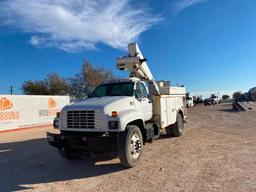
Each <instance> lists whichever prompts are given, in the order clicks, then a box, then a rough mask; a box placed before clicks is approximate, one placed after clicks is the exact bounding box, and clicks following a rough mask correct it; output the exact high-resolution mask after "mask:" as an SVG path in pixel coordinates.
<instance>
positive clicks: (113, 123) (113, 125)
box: [108, 121, 118, 129]
mask: <svg viewBox="0 0 256 192" xmlns="http://www.w3.org/2000/svg"><path fill="white" fill-rule="evenodd" d="M108 129H118V121H109V122H108Z"/></svg>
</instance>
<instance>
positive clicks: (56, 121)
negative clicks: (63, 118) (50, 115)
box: [53, 119, 59, 129]
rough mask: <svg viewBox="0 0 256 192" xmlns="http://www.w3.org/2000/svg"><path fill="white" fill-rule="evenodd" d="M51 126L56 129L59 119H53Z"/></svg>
mask: <svg viewBox="0 0 256 192" xmlns="http://www.w3.org/2000/svg"><path fill="white" fill-rule="evenodd" d="M53 127H54V128H56V129H59V119H54V120H53Z"/></svg>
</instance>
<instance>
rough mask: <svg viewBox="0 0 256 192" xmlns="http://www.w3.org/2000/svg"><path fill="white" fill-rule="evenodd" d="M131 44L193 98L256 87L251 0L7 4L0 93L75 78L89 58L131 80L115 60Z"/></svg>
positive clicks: (0, 12)
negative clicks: (52, 78)
mask: <svg viewBox="0 0 256 192" xmlns="http://www.w3.org/2000/svg"><path fill="white" fill-rule="evenodd" d="M25 2H26V3H25ZM133 41H137V42H138V43H139V44H140V47H141V50H142V52H143V54H144V56H145V57H147V58H148V64H149V65H150V69H151V71H152V73H153V75H154V77H155V79H159V80H170V81H171V83H172V84H173V85H176V83H180V84H184V85H185V86H186V87H187V89H188V90H189V91H192V92H193V91H194V92H198V91H207V90H242V91H247V90H248V89H249V88H251V87H254V86H256V75H255V71H256V1H254V0H162V1H161V3H159V1H154V0H151V1H146V0H145V1H135V0H113V1H110V0H104V1H92V0H74V1H72V4H71V1H68V0H52V1H50V0H33V1H32V0H26V1H24V0H13V1H8V0H2V1H0V66H1V70H0V94H1V93H4V94H5V93H8V89H9V86H10V85H13V86H14V93H16V94H19V93H21V89H20V87H21V84H22V83H23V82H24V81H26V80H36V79H37V80H39V79H43V78H44V77H45V76H46V75H47V74H48V73H51V72H57V73H58V74H59V75H61V76H62V77H72V76H73V75H74V74H75V73H77V72H79V70H80V67H81V64H82V63H83V60H84V59H87V60H89V61H90V62H91V63H92V64H94V65H95V66H97V67H105V68H107V69H111V70H113V72H114V73H115V74H116V75H117V76H126V73H123V72H122V73H121V72H119V71H117V70H116V69H115V60H116V57H119V56H123V55H124V54H125V47H126V44H127V43H128V42H133Z"/></svg>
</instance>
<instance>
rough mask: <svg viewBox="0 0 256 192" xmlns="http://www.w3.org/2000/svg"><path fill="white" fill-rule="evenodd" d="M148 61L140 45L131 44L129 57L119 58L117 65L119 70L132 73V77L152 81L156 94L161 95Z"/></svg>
mask: <svg viewBox="0 0 256 192" xmlns="http://www.w3.org/2000/svg"><path fill="white" fill-rule="evenodd" d="M146 61H147V59H146V58H145V57H143V55H142V53H141V51H140V49H139V46H138V44H137V43H130V44H129V45H128V54H127V56H124V57H121V58H118V59H117V63H116V65H117V68H118V69H119V70H126V71H130V77H137V78H139V79H141V80H147V81H152V82H153V85H154V87H155V90H156V93H157V94H158V95H159V94H160V91H159V87H158V85H157V83H156V82H155V80H154V77H153V75H152V73H151V72H150V70H149V67H148V64H147V62H146Z"/></svg>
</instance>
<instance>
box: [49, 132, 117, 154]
mask: <svg viewBox="0 0 256 192" xmlns="http://www.w3.org/2000/svg"><path fill="white" fill-rule="evenodd" d="M117 138H118V135H117V134H115V135H111V136H99V135H86V134H81V135H79V134H73V133H69V134H65V133H60V134H55V133H49V132H47V140H48V143H49V144H50V145H51V146H53V147H56V148H65V147H68V148H71V149H72V150H74V151H77V152H113V151H116V150H117Z"/></svg>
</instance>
